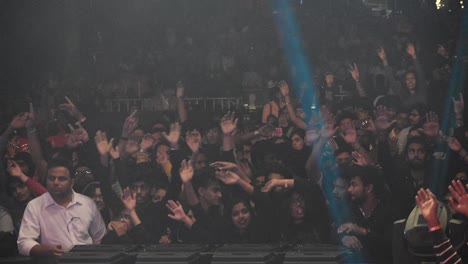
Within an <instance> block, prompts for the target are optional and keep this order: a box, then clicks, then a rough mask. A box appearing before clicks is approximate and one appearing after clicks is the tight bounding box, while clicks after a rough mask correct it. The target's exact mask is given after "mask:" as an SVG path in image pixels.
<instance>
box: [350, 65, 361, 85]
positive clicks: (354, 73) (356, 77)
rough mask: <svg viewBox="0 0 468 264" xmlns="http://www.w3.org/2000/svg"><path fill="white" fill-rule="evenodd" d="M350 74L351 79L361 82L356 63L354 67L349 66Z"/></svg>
mask: <svg viewBox="0 0 468 264" xmlns="http://www.w3.org/2000/svg"><path fill="white" fill-rule="evenodd" d="M349 72H350V73H351V77H353V79H354V80H355V81H356V82H357V81H359V69H358V67H357V65H356V63H353V66H351V65H349Z"/></svg>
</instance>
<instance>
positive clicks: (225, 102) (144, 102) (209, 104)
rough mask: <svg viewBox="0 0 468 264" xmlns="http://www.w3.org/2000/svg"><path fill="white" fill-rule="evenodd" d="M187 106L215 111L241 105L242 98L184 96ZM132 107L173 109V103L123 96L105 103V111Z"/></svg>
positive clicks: (157, 109)
mask: <svg viewBox="0 0 468 264" xmlns="http://www.w3.org/2000/svg"><path fill="white" fill-rule="evenodd" d="M184 100H185V103H186V105H187V107H195V106H198V107H200V106H201V107H202V108H203V109H205V110H211V111H215V110H216V109H220V110H222V111H224V110H231V109H236V108H239V107H241V106H242V105H241V103H242V99H241V98H240V97H192V98H185V99H184ZM132 109H138V110H140V111H146V112H154V111H164V110H169V109H172V110H175V105H172V104H171V103H169V102H168V101H162V100H160V98H157V97H156V98H145V99H142V98H136V99H130V98H123V99H108V100H106V103H105V109H104V111H105V112H130V111H131V110H132Z"/></svg>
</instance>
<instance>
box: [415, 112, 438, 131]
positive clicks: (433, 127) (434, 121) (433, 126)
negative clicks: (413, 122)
mask: <svg viewBox="0 0 468 264" xmlns="http://www.w3.org/2000/svg"><path fill="white" fill-rule="evenodd" d="M419 131H421V132H422V133H424V134H426V136H428V137H437V136H438V135H439V117H438V116H437V114H436V113H434V112H432V111H431V112H429V113H427V114H426V119H425V121H424V124H423V126H422V128H420V129H419Z"/></svg>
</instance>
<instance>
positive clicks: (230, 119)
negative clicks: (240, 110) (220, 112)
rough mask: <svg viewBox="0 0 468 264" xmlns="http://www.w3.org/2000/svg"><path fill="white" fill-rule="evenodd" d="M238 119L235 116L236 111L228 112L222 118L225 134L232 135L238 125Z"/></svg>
mask: <svg viewBox="0 0 468 264" xmlns="http://www.w3.org/2000/svg"><path fill="white" fill-rule="evenodd" d="M237 121H238V119H237V118H235V113H234V112H227V114H225V115H224V116H223V118H222V119H221V130H222V131H223V133H224V135H230V134H232V132H233V131H234V130H235V129H236V127H237Z"/></svg>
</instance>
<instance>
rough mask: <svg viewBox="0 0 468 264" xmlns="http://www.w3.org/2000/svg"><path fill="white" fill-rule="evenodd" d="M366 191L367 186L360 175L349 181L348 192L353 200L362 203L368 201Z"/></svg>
mask: <svg viewBox="0 0 468 264" xmlns="http://www.w3.org/2000/svg"><path fill="white" fill-rule="evenodd" d="M366 191H367V188H365V187H364V183H363V182H362V180H361V178H360V177H353V178H352V179H351V182H350V183H349V187H348V193H349V197H350V198H351V201H353V202H355V203H357V204H362V203H364V202H365V201H366V198H367V196H366Z"/></svg>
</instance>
